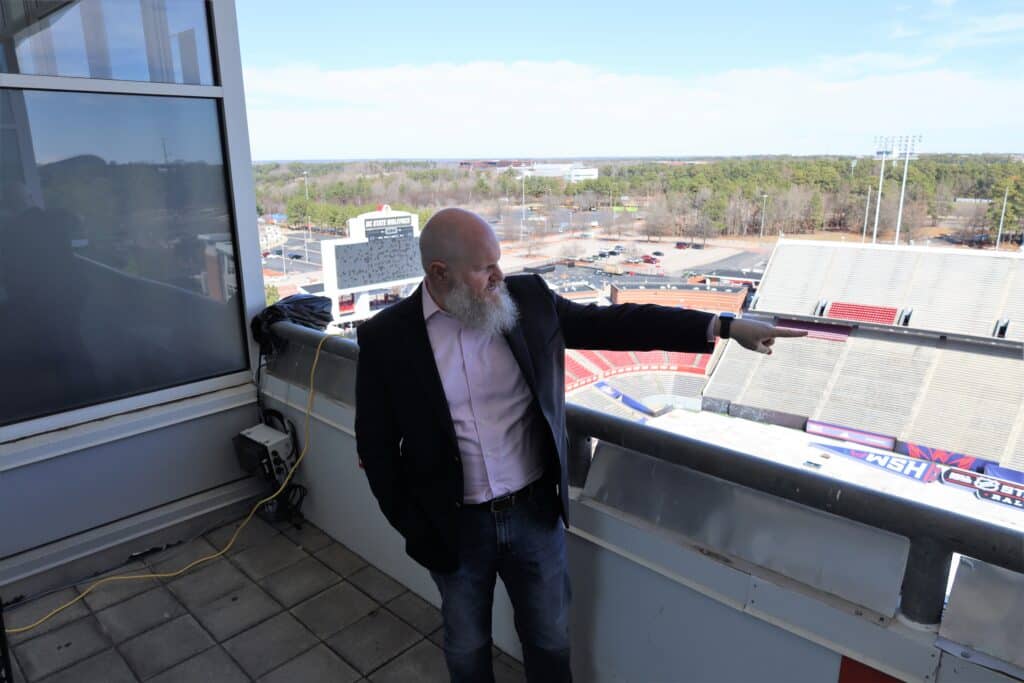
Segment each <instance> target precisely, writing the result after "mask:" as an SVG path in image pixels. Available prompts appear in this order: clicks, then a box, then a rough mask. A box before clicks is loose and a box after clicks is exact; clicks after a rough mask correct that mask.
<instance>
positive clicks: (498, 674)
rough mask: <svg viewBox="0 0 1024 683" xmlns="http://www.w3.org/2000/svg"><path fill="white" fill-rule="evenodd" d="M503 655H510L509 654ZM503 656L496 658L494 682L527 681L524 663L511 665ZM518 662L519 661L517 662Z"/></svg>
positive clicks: (519, 682)
mask: <svg viewBox="0 0 1024 683" xmlns="http://www.w3.org/2000/svg"><path fill="white" fill-rule="evenodd" d="M501 657H508V655H502V656H501ZM501 657H498V658H497V659H495V660H494V683H526V674H525V673H523V667H522V665H521V664H520V665H519V666H518V667H514V666H510V665H509V664H508V663H506V661H505V660H503V659H502V658H501ZM512 661H515V660H512ZM516 664H519V663H518V662H516Z"/></svg>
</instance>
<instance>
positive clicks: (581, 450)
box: [566, 430, 594, 488]
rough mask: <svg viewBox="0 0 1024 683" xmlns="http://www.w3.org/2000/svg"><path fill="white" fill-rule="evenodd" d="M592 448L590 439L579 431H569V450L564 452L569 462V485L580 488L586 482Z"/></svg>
mask: <svg viewBox="0 0 1024 683" xmlns="http://www.w3.org/2000/svg"><path fill="white" fill-rule="evenodd" d="M593 454H594V449H593V444H592V440H591V438H590V437H589V436H587V435H586V434H583V433H581V432H577V431H573V430H570V431H569V451H568V453H567V454H566V456H567V458H568V460H569V462H568V465H569V485H570V486H579V487H580V488H582V487H583V485H584V484H585V483H586V482H587V474H588V473H589V472H590V461H591V459H592V458H593Z"/></svg>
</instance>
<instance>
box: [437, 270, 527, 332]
mask: <svg viewBox="0 0 1024 683" xmlns="http://www.w3.org/2000/svg"><path fill="white" fill-rule="evenodd" d="M495 293H496V294H497V298H496V299H490V298H488V297H486V296H481V297H478V296H475V295H474V294H473V291H472V290H471V289H470V288H469V287H468V286H467V285H466V284H464V283H462V282H456V283H455V285H454V286H453V287H452V290H451V291H450V292H448V296H447V297H445V302H444V303H445V308H447V309H448V313H450V314H451V315H452V316H454V317H455V319H456V320H458V321H459V322H461V323H462V324H463V325H464V326H466V327H468V328H470V329H473V330H480V331H481V332H484V333H486V334H505V333H507V332H510V331H511V330H512V328H513V327H515V325H516V319H517V318H518V317H519V309H518V307H517V306H516V302H515V301H513V300H512V297H511V296H509V293H508V288H506V287H505V283H504V282H499V283H498V286H497V287H496V288H495Z"/></svg>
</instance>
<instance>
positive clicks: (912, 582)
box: [900, 536, 953, 624]
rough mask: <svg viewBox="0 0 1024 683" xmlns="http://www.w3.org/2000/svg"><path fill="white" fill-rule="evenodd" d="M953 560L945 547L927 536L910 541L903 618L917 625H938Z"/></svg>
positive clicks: (904, 586)
mask: <svg viewBox="0 0 1024 683" xmlns="http://www.w3.org/2000/svg"><path fill="white" fill-rule="evenodd" d="M952 561H953V552H952V551H951V550H950V549H949V546H948V545H947V544H945V543H942V542H941V541H939V540H937V539H934V538H930V537H928V536H922V537H917V538H912V539H910V555H909V556H908V557H907V569H906V571H905V572H904V574H903V587H902V589H901V595H900V612H902V613H903V615H904V616H906V617H907V618H908V619H910V620H911V621H914V622H917V623H919V624H937V623H939V621H940V619H941V618H942V607H943V604H944V603H945V600H946V583H947V582H948V581H949V568H950V564H951V562H952Z"/></svg>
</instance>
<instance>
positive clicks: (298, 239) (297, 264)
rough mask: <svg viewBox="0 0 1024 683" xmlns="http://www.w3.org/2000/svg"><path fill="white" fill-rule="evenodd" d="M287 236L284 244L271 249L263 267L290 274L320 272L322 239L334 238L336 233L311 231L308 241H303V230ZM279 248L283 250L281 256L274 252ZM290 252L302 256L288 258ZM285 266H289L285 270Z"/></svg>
mask: <svg viewBox="0 0 1024 683" xmlns="http://www.w3.org/2000/svg"><path fill="white" fill-rule="evenodd" d="M286 236H287V241H286V242H285V243H284V244H283V245H281V246H279V247H274V248H273V249H271V250H270V251H271V254H270V256H267V257H266V259H264V264H263V267H264V268H267V269H269V270H276V271H278V272H287V273H289V274H292V273H319V272H320V269H321V265H322V263H323V261H322V259H321V256H320V240H324V239H332V238H334V235H323V234H320V233H316V232H313V233H310V238H309V241H308V242H304V241H303V239H302V233H301V232H293V233H290V234H287V235H286ZM278 249H280V250H281V252H282V254H281V256H277V255H276V254H274V253H273V252H275V251H277V250H278ZM289 254H293V255H294V254H297V255H299V256H301V257H302V258H300V259H293V258H288V256H289ZM285 260H287V262H288V263H287V264H283V263H282V261H285ZM285 268H287V271H285Z"/></svg>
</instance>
